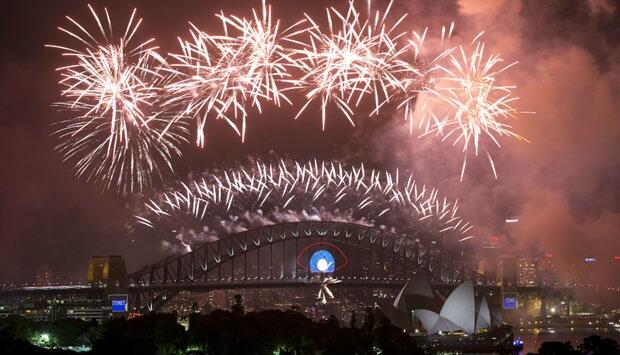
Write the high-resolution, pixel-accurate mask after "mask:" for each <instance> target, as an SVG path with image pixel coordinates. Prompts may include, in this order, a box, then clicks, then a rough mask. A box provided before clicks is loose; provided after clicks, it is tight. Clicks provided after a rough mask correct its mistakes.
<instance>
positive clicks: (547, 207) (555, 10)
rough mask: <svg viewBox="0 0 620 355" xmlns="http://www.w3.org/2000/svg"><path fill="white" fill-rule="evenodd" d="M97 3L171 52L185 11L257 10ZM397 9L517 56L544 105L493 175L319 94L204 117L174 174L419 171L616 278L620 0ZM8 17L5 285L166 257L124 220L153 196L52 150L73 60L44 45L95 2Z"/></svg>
mask: <svg viewBox="0 0 620 355" xmlns="http://www.w3.org/2000/svg"><path fill="white" fill-rule="evenodd" d="M361 3H362V2H360V4H361ZM363 3H365V2H363ZM92 4H93V5H94V6H95V7H96V8H97V9H99V10H100V9H101V8H102V7H103V6H107V7H108V9H109V10H110V12H111V15H112V21H113V23H117V24H118V25H123V24H124V22H125V21H126V19H127V18H128V16H129V14H130V12H131V9H132V8H134V7H136V8H138V14H139V16H140V17H142V18H143V19H144V23H143V26H142V27H141V34H142V35H143V36H144V37H145V38H146V37H147V36H148V37H151V36H154V37H155V38H156V39H157V44H158V45H159V46H160V47H161V49H162V50H161V52H162V53H167V52H173V51H177V50H178V44H177V42H176V37H177V36H187V34H188V29H189V26H188V21H191V22H192V23H194V24H196V25H197V26H199V27H201V28H204V29H206V30H209V29H213V30H219V27H218V26H219V23H218V22H217V21H216V18H215V17H214V14H215V13H218V12H219V10H224V11H225V12H226V13H235V14H238V15H243V16H249V15H250V9H251V7H253V6H254V7H258V6H260V2H259V1H256V2H246V1H234V0H229V1H208V2H207V1H188V0H178V1H174V2H172V1H128V2H120V1H114V2H113V1H108V2H103V1H97V2H95V1H93V2H92ZM272 4H273V8H274V15H275V16H277V17H280V18H282V21H283V22H284V25H285V26H286V25H291V24H293V23H294V22H295V21H296V20H298V19H300V18H301V17H302V16H303V12H304V11H305V12H307V13H308V14H310V15H311V16H312V17H314V18H322V15H323V13H324V8H325V6H327V5H330V4H333V5H334V6H337V7H339V8H344V7H345V6H346V2H345V1H335V2H329V1H312V2H297V1H273V2H272ZM374 6H376V7H378V8H380V7H381V6H385V3H381V2H376V3H375V4H374ZM403 12H408V13H409V17H408V19H407V21H406V22H405V25H404V28H405V29H407V30H413V29H417V30H419V29H421V28H423V27H425V26H433V27H432V28H438V26H441V25H442V24H447V23H449V22H450V21H454V22H455V24H456V28H457V31H456V34H455V38H457V39H462V40H463V41H469V40H471V39H472V38H473V37H474V36H475V35H476V34H477V33H478V32H480V31H481V30H485V31H486V33H485V37H484V38H485V41H486V42H487V45H488V48H489V50H490V51H492V52H499V53H502V55H503V56H504V57H505V58H506V60H507V61H508V62H509V61H516V60H518V61H519V64H518V66H517V67H516V68H515V69H514V70H511V71H510V72H509V73H507V74H506V76H505V78H506V80H508V81H509V82H512V83H515V84H516V85H517V86H518V88H517V89H516V90H515V94H516V96H518V97H520V100H519V104H518V107H519V109H521V110H523V111H534V112H536V114H535V115H521V116H520V117H519V119H518V120H517V121H516V122H515V123H514V127H515V130H516V131H517V132H519V133H520V134H522V135H523V136H525V137H527V138H528V139H529V140H530V141H531V143H530V144H527V143H523V142H517V141H510V140H505V141H502V150H501V151H499V152H496V153H495V157H496V158H495V160H496V165H497V169H498V173H499V179H498V180H495V179H494V178H493V177H492V174H491V172H490V171H489V168H488V166H487V162H486V160H485V159H483V158H481V159H479V160H480V161H479V162H473V163H471V164H470V166H469V168H468V171H467V172H466V175H465V179H464V181H463V182H459V174H460V167H461V166H460V164H461V155H460V152H459V150H458V147H452V146H451V144H450V143H448V142H443V143H442V142H441V141H440V139H439V138H433V137H427V138H425V139H418V138H417V137H416V136H415V135H413V136H411V135H409V133H408V127H407V123H406V122H404V120H403V119H402V117H400V116H396V115H395V116H394V117H391V115H390V113H389V110H385V111H383V114H382V115H380V116H379V117H375V118H371V119H368V118H366V117H359V118H358V119H357V122H358V123H359V126H358V127H355V128H354V127H351V126H350V125H349V124H348V123H347V122H346V119H345V118H344V117H343V116H341V115H339V114H338V113H337V112H336V111H330V112H329V117H328V124H327V130H326V131H325V132H322V131H321V121H320V117H319V109H318V107H317V106H314V107H310V108H309V109H308V110H307V111H306V113H305V114H304V115H302V117H300V118H299V120H297V121H294V120H293V119H292V118H293V117H294V115H295V113H296V112H297V111H296V110H297V109H298V107H297V106H295V107H288V106H286V105H285V106H284V107H283V108H280V109H267V110H266V111H265V112H264V113H263V114H262V115H260V116H259V115H257V114H255V115H251V117H250V118H249V126H248V135H247V139H246V142H245V143H243V144H241V142H240V139H239V137H238V136H236V135H235V134H234V133H233V132H232V130H230V129H229V128H228V127H227V126H226V125H225V123H223V122H221V121H211V123H209V126H208V130H207V134H206V137H207V141H206V145H205V149H202V150H201V149H198V148H196V147H194V146H193V145H192V144H188V145H186V146H184V157H183V158H181V159H177V160H175V162H174V167H175V170H176V173H170V174H168V175H166V176H165V178H166V180H167V181H172V180H175V179H179V178H183V177H184V176H186V175H187V174H188V173H190V172H192V171H200V170H202V169H204V168H208V167H213V166H226V165H227V164H231V163H232V162H235V161H238V160H240V159H241V160H243V159H246V158H247V157H250V156H258V157H263V158H267V159H268V158H269V157H274V156H288V157H293V158H300V159H307V158H314V157H320V158H334V159H346V160H348V161H350V162H355V163H356V162H360V161H363V162H367V163H368V164H369V165H370V166H377V167H382V168H389V169H393V168H396V167H401V168H404V169H412V170H413V171H414V173H415V174H416V176H417V177H418V179H419V180H420V181H421V182H423V183H427V184H430V185H434V186H436V187H438V188H440V189H441V190H442V191H443V192H444V194H446V195H447V196H449V197H451V198H459V201H460V202H461V204H462V213H463V214H464V215H465V216H466V217H467V218H469V219H470V220H472V221H473V222H474V224H476V225H477V226H478V228H477V235H479V236H480V237H481V238H485V237H488V236H490V235H491V234H508V232H507V231H506V228H505V226H504V223H503V222H504V220H505V218H506V217H509V216H519V218H520V221H521V223H519V224H518V225H517V226H516V227H514V228H515V229H514V230H513V231H511V233H510V236H511V243H514V248H515V250H518V251H519V252H522V253H528V254H542V253H547V252H549V253H553V254H554V255H556V257H557V258H558V263H559V264H560V265H562V266H563V267H564V270H572V268H574V267H575V265H578V264H580V263H582V260H583V258H584V257H585V256H596V257H598V258H599V260H600V263H599V264H600V265H598V266H597V268H599V269H600V271H602V272H596V273H590V274H584V277H587V278H588V279H592V280H595V281H607V280H614V281H617V280H618V278H620V272H618V271H619V269H620V264H613V263H612V262H611V261H610V260H611V258H612V256H613V255H620V239H619V238H620V153H619V152H620V115H619V114H618V112H620V111H619V108H620V90H619V89H620V88H619V87H618V86H619V85H620V65H619V64H620V50H619V48H618V42H619V41H620V2H618V1H611V0H609V1H605V0H590V1H585V0H584V1H578V0H553V1H551V0H549V1H539V0H523V1H516V0H514V1H509V0H504V1H501V0H497V1H486V0H460V1H456V0H454V1H451V0H445V1H436V0H409V1H396V2H395V4H394V8H393V15H394V16H400V14H402V13H403ZM0 14H2V20H0V27H1V31H0V78H1V80H0V92H1V93H2V94H1V95H0V121H1V126H0V142H1V143H0V144H2V147H1V149H0V164H1V168H0V282H6V281H13V280H16V281H18V280H25V281H27V280H31V279H32V278H33V277H34V271H35V269H36V267H37V266H38V265H39V264H42V263H47V264H50V265H51V266H52V268H53V269H54V270H55V271H56V273H57V274H59V275H60V276H62V277H65V278H66V277H76V278H83V277H84V274H85V272H86V264H87V260H88V257H89V256H91V255H101V254H122V255H124V256H125V257H126V259H127V262H128V267H129V269H130V270H133V269H136V268H138V267H140V266H141V265H143V264H145V263H148V262H153V261H155V260H156V259H157V257H158V256H162V255H164V251H163V250H161V248H160V243H159V240H155V238H152V239H150V238H149V237H148V236H140V237H139V238H134V236H132V235H130V233H129V232H128V231H129V230H130V229H131V228H128V224H129V223H131V221H132V218H131V217H132V206H134V205H135V204H136V203H138V202H139V200H140V198H144V197H148V194H149V192H148V191H145V193H144V195H143V196H124V197H123V196H119V195H117V194H116V193H115V192H114V191H107V192H102V191H101V188H100V186H98V185H95V184H92V183H89V182H87V181H85V180H84V179H78V178H76V177H75V176H74V175H73V172H72V170H71V168H72V167H71V165H70V164H66V163H63V162H62V158H61V156H60V154H58V153H57V152H56V151H55V150H54V146H55V145H56V144H57V142H58V140H57V139H58V138H57V137H54V136H52V135H51V133H52V132H53V131H54V129H55V128H54V127H53V126H52V124H53V123H54V122H58V121H60V120H63V119H67V118H70V117H68V116H67V113H66V112H65V113H63V112H56V110H55V109H54V108H53V107H52V106H51V105H52V103H54V102H56V101H58V100H59V99H60V97H59V92H58V89H59V85H58V83H57V82H58V79H59V75H58V73H57V72H56V71H55V68H56V67H59V66H61V65H63V64H66V61H65V60H64V59H63V58H61V56H60V55H59V53H58V51H55V50H53V49H49V48H45V47H44V45H45V44H63V43H64V42H65V41H66V37H65V36H63V34H61V33H60V32H59V31H58V30H57V29H56V28H57V27H58V26H64V25H66V23H67V21H66V20H65V18H64V16H65V15H70V16H72V17H74V18H76V19H78V20H79V21H81V22H88V23H91V22H89V21H91V18H90V14H89V12H88V8H87V7H86V2H83V1H12V2H3V3H2V5H0ZM91 25H92V23H91ZM293 101H296V102H300V99H298V100H293ZM360 111H362V113H361V114H363V111H364V108H362V109H361V110H360ZM190 140H191V141H193V137H192V138H190ZM594 274H596V275H594Z"/></svg>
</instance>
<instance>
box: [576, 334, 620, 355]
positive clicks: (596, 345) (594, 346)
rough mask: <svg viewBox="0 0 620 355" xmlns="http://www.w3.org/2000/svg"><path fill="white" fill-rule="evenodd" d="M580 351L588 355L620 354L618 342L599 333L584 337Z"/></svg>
mask: <svg viewBox="0 0 620 355" xmlns="http://www.w3.org/2000/svg"><path fill="white" fill-rule="evenodd" d="M578 348H579V351H581V352H582V353H584V354H587V355H616V354H620V347H618V343H617V342H616V341H615V340H613V339H610V338H605V339H603V338H601V337H600V336H598V335H590V336H589V337H587V338H585V339H583V343H581V344H580V345H579V346H578Z"/></svg>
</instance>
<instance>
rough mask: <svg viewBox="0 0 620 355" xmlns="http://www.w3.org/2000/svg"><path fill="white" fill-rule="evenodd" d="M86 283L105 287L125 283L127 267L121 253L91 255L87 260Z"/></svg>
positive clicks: (118, 285)
mask: <svg viewBox="0 0 620 355" xmlns="http://www.w3.org/2000/svg"><path fill="white" fill-rule="evenodd" d="M87 280H88V283H89V284H91V285H101V286H105V287H108V288H110V287H117V288H118V287H122V286H125V285H126V284H127V268H126V267H125V259H124V258H123V257H122V256H121V255H109V256H93V257H91V258H90V260H89V261H88V275H87Z"/></svg>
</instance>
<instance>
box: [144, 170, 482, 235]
mask: <svg viewBox="0 0 620 355" xmlns="http://www.w3.org/2000/svg"><path fill="white" fill-rule="evenodd" d="M457 212H458V203H457V202H452V201H448V200H447V199H445V198H440V197H439V194H438V191H437V190H436V189H433V188H429V187H426V186H419V185H417V184H416V182H415V179H414V177H413V176H412V175H402V176H401V173H400V172H399V171H398V170H397V171H395V172H394V173H390V172H387V171H380V170H369V169H366V168H365V167H364V166H363V165H359V166H352V167H347V166H344V165H342V164H340V163H338V162H324V161H316V160H315V161H309V162H307V163H302V162H297V161H284V160H283V161H280V162H279V163H278V164H276V165H272V164H265V163H261V162H256V164H255V165H254V166H249V167H240V168H238V169H232V170H224V171H216V172H215V173H212V174H210V175H206V176H204V177H203V178H202V179H198V180H194V181H193V182H191V183H189V184H185V183H182V184H181V187H180V188H179V189H177V190H173V191H167V192H162V193H160V194H158V195H156V197H155V198H153V199H151V200H150V201H149V202H147V203H146V204H145V206H144V208H143V210H142V211H141V212H139V213H138V214H137V220H138V222H139V223H141V224H144V225H146V226H148V227H151V228H155V229H158V230H161V231H162V232H163V233H164V234H166V235H167V236H168V237H170V236H172V235H174V234H176V235H177V239H179V240H185V239H186V237H184V236H183V235H182V233H189V234H192V236H190V237H189V239H196V240H207V239H208V238H213V237H217V236H219V235H220V234H227V233H231V232H239V231H242V230H246V229H249V228H252V227H255V226H257V225H265V224H275V223H280V222H284V221H299V220H308V219H318V220H323V219H329V220H342V221H348V222H354V223H361V224H366V225H372V226H377V227H380V226H384V227H385V228H388V229H392V230H394V231H397V232H398V233H405V234H408V235H412V236H416V237H419V238H421V239H425V238H426V239H428V240H443V238H444V236H449V235H456V236H457V237H458V239H459V240H465V239H463V238H466V237H468V236H469V234H468V233H469V232H470V230H471V228H472V227H473V226H472V225H471V224H470V223H469V222H466V221H464V220H463V219H462V218H461V217H459V216H458V215H457ZM412 219H413V220H416V221H417V222H415V223H412ZM198 234H201V235H202V237H200V238H198V237H196V235H198ZM455 242H456V241H455ZM185 243H187V240H185Z"/></svg>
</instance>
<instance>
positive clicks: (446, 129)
mask: <svg viewBox="0 0 620 355" xmlns="http://www.w3.org/2000/svg"><path fill="white" fill-rule="evenodd" d="M479 36H480V35H479ZM479 36H478V37H477V38H476V39H475V40H474V41H473V42H472V45H473V50H471V52H470V53H469V54H468V50H467V49H465V48H464V47H463V46H459V47H458V48H456V49H455V50H454V51H452V52H451V53H450V54H449V55H448V57H447V59H448V60H447V62H448V63H445V64H444V63H438V64H437V65H436V70H435V77H434V78H433V84H432V85H430V86H429V87H427V89H426V90H427V92H428V93H430V94H431V96H432V97H433V99H434V100H435V101H437V102H439V103H443V104H446V106H447V107H448V108H449V109H450V112H449V113H448V114H447V115H446V116H445V117H444V118H441V119H439V118H437V116H436V115H435V114H431V115H429V116H430V117H432V119H433V122H432V124H427V128H426V132H425V133H424V134H429V133H433V132H435V133H438V134H440V135H441V136H442V137H443V138H442V139H443V140H448V139H452V140H453V145H457V144H461V145H462V146H463V152H464V154H465V157H464V159H463V165H462V169H461V180H462V179H463V174H464V173H465V168H466V165H467V155H468V153H470V152H471V151H472V150H473V153H474V155H475V156H477V155H478V153H479V151H480V150H481V149H483V150H484V151H485V153H486V156H487V158H488V160H489V163H490V166H491V169H492V170H493V175H494V176H495V178H497V172H496V170H495V164H494V163H493V159H492V158H491V154H490V152H489V150H488V148H487V143H491V145H494V146H496V147H498V148H499V147H501V145H500V142H499V139H500V138H501V137H509V138H516V139H518V140H524V141H527V139H525V138H524V137H522V136H520V135H519V134H517V133H515V132H514V131H513V129H512V126H511V125H510V123H509V121H510V120H511V119H515V118H516V115H517V114H518V113H519V111H518V110H517V109H516V108H514V106H513V104H514V103H515V102H516V101H517V100H518V98H517V97H515V96H513V94H512V90H513V89H514V88H515V86H514V85H501V84H499V83H498V76H499V75H500V74H501V73H502V72H504V71H506V70H507V69H509V68H510V67H512V66H514V65H515V64H517V63H516V62H515V63H511V64H508V65H503V64H502V63H503V60H502V58H501V57H500V56H499V55H497V54H495V55H488V56H487V55H486V54H485V51H484V49H485V45H484V43H482V42H480V41H479V40H478V38H479Z"/></svg>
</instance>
